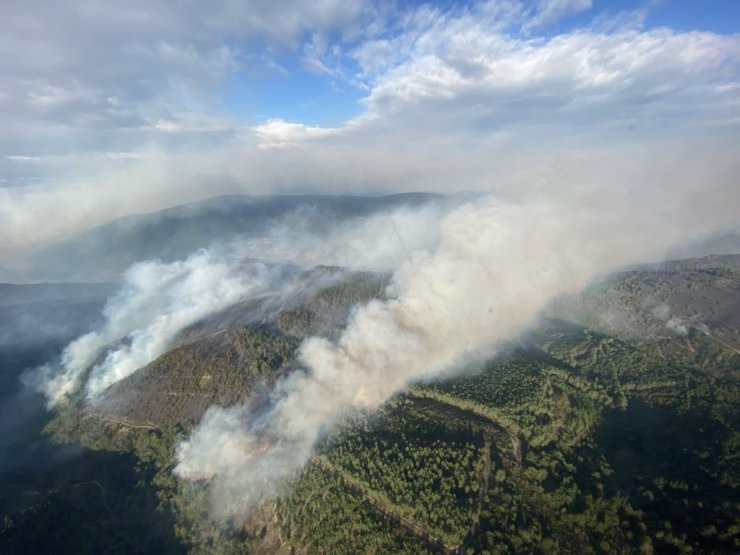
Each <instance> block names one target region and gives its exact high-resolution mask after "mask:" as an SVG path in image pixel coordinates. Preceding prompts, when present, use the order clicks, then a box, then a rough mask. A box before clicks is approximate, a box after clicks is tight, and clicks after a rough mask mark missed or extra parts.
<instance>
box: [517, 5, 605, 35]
mask: <svg viewBox="0 0 740 555" xmlns="http://www.w3.org/2000/svg"><path fill="white" fill-rule="evenodd" d="M591 6H592V0H539V2H538V3H537V11H536V13H535V15H534V17H533V18H532V19H531V20H530V21H529V22H528V23H527V25H526V27H527V28H529V29H534V28H537V27H546V26H548V25H552V24H553V23H556V22H557V21H559V20H560V19H562V18H564V17H567V16H569V15H573V14H577V13H579V12H582V11H585V10H588V9H590V8H591Z"/></svg>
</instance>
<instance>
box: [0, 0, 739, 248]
mask: <svg viewBox="0 0 740 555" xmlns="http://www.w3.org/2000/svg"><path fill="white" fill-rule="evenodd" d="M0 26H1V27H2V29H0V30H1V31H2V32H0V56H2V59H3V60H4V63H3V64H2V66H0V113H1V114H2V116H3V126H2V128H1V129H0V244H5V245H6V247H4V248H6V249H8V250H12V251H14V252H15V251H20V250H23V249H28V248H34V247H36V246H38V245H39V244H42V243H44V242H48V241H50V240H53V239H55V238H57V237H59V236H60V235H63V234H65V233H71V232H73V231H74V230H79V229H81V228H84V227H85V226H91V225H94V224H95V223H99V222H102V221H105V220H106V219H109V218H111V217H115V216H117V215H121V214H124V213H128V212H132V211H143V210H153V209H157V208H161V207H164V206H168V205H173V204H177V203H180V202H186V201H189V200H193V199H196V198H202V197H206V196H209V195H213V194H220V193H226V192H253V193H259V192H295V191H299V190H301V191H302V190H312V191H317V192H348V191H363V192H366V191H389V190H410V189H415V188H416V189H418V188H423V189H425V190H445V191H446V190H451V189H453V188H457V189H466V190H469V189H476V188H481V187H483V188H485V187H489V186H490V185H489V184H491V183H500V182H502V181H505V183H504V184H503V185H501V187H502V188H503V189H507V190H508V191H512V190H514V189H515V188H516V187H519V188H520V189H521V188H524V189H525V188H526V187H524V186H522V185H521V184H519V185H516V186H515V185H514V184H513V183H515V182H516V183H521V182H522V180H524V179H525V178H524V177H522V176H523V175H525V174H526V175H527V176H528V177H527V179H530V178H533V179H540V178H541V176H543V175H552V174H553V172H559V171H561V169H562V168H563V167H564V164H565V165H567V164H574V163H575V162H573V160H579V162H578V164H579V169H578V170H577V172H582V171H585V170H584V168H586V167H587V166H588V164H595V162H593V160H595V159H597V158H599V157H604V156H611V157H612V158H614V159H616V158H618V157H620V156H628V155H627V154H625V152H626V151H627V150H629V149H635V150H636V151H638V152H640V153H648V152H655V151H656V149H665V148H668V147H667V146H666V145H667V144H668V143H671V144H672V145H673V147H671V148H674V147H675V148H679V147H678V146H676V145H678V144H679V143H680V145H681V147H680V148H686V149H688V150H689V151H691V152H695V151H697V149H696V148H695V147H694V146H687V145H689V143H692V142H696V143H698V144H702V145H713V148H715V147H716V148H715V151H717V149H719V150H721V149H723V148H727V149H728V150H731V147H734V145H735V144H737V141H738V136H739V135H740V134H739V133H738V130H739V128H740V28H739V27H740V3H739V2H735V1H732V0H724V1H719V0H718V1H711V2H698V1H696V2H695V1H690V0H623V1H612V2H606V1H599V0H594V1H592V0H480V1H475V2H457V1H456V2H449V1H446V2H430V3H420V2H409V1H400V0H398V1H394V0H383V1H380V0H377V1H373V0H321V1H320V2H316V1H315V0H275V1H273V2H264V1H262V0H213V1H210V2H191V3H187V5H182V3H179V2H174V1H172V0H130V1H129V2H126V3H117V4H109V3H106V4H101V3H97V2H90V1H88V0H69V1H67V2H57V1H52V0H41V1H39V2H6V3H5V4H4V5H3V6H0ZM707 148H708V147H707ZM617 152H620V153H621V154H616V153H617ZM587 158H588V159H589V160H591V161H590V162H588V163H586V162H585V161H584V160H586V159H587ZM564 160H565V161H566V162H564ZM615 164H616V165H617V166H623V164H622V163H621V162H619V163H617V162H615ZM569 171H570V170H569ZM573 171H576V170H573ZM502 175H503V176H505V179H504V178H503V177H502ZM533 176H534V177H533ZM525 181H526V180H525ZM60 203H64V205H65V219H64V221H57V220H56V219H54V218H53V216H54V215H55V213H56V211H58V206H59V205H60ZM40 221H44V222H45V224H44V225H43V226H41V225H39V222H40ZM0 252H1V251H0Z"/></svg>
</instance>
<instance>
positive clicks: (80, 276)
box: [28, 193, 459, 281]
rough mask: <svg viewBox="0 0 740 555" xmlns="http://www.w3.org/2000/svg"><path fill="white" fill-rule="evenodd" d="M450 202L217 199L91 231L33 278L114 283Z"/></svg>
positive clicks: (50, 254) (410, 196) (47, 255)
mask: <svg viewBox="0 0 740 555" xmlns="http://www.w3.org/2000/svg"><path fill="white" fill-rule="evenodd" d="M458 197H459V195H458ZM455 198H457V197H455ZM443 199H444V197H442V196H441V195H435V194H427V193H407V194H395V195H388V196H372V197H361V196H328V195H296V196H252V195H231V196H222V197H214V198H210V199H207V200H204V201H200V202H194V203H190V204H185V205H182V206H176V207H173V208H169V209H166V210H162V211H159V212H154V213H150V214H134V215H130V216H125V217H123V218H119V219H117V220H114V221H112V222H109V223H106V224H103V225H101V226H98V227H96V228H94V229H91V230H88V231H86V232H84V233H82V234H80V235H78V236H76V237H72V238H70V239H67V240H65V241H62V242H61V243H58V244H56V245H53V246H51V247H48V248H46V249H43V250H41V251H39V252H37V253H35V254H34V255H33V256H31V258H30V260H29V266H30V267H29V269H28V274H29V275H30V276H31V277H33V278H34V279H50V278H51V277H53V279H56V280H60V279H65V280H70V281H71V280H85V281H94V280H115V279H117V278H118V276H119V274H120V273H121V272H122V271H123V270H125V269H126V268H127V267H128V266H129V265H131V264H133V263H134V262H137V261H140V260H151V259H159V260H162V261H165V262H169V261H174V260H179V259H181V258H184V257H185V256H187V255H188V254H190V253H192V252H193V251H195V250H197V249H199V248H205V247H208V246H209V245H211V244H212V243H213V242H215V241H228V240H230V239H234V238H236V237H240V236H241V237H254V236H258V235H260V234H262V233H265V232H266V231H267V230H268V229H269V228H271V227H275V226H279V225H280V223H281V222H283V223H285V224H288V223H290V225H296V222H297V221H300V222H301V225H305V226H307V229H312V230H314V231H316V232H319V231H321V230H324V229H326V227H327V226H328V225H331V224H336V223H339V222H341V221H344V220H347V219H350V218H358V217H363V216H369V215H371V214H374V213H378V212H382V211H387V210H389V209H393V208H398V207H404V206H406V207H418V206H421V205H424V204H425V203H429V202H431V201H440V200H443ZM450 199H451V200H450V201H451V202H455V200H454V198H453V197H450Z"/></svg>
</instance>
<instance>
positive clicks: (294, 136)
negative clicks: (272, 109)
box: [252, 119, 341, 148]
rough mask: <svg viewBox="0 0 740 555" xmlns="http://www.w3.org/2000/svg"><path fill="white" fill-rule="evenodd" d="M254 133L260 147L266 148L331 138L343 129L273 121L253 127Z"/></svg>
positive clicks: (279, 120)
mask: <svg viewBox="0 0 740 555" xmlns="http://www.w3.org/2000/svg"><path fill="white" fill-rule="evenodd" d="M252 131H253V132H254V133H255V135H256V136H257V139H258V140H259V146H260V147H263V148H264V147H280V146H287V145H295V144H299V143H301V142H303V141H306V140H310V139H318V138H321V137H329V136H331V135H336V134H338V133H340V132H341V129H337V128H329V127H314V126H310V125H304V124H302V123H290V122H287V121H283V120H281V119H271V120H268V121H267V122H266V123H263V124H262V125H257V126H255V127H253V128H252Z"/></svg>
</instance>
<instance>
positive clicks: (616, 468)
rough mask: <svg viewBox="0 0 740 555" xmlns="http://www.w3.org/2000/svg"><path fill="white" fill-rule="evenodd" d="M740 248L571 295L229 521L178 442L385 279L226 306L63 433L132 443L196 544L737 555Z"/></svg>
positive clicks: (285, 369)
mask: <svg viewBox="0 0 740 555" xmlns="http://www.w3.org/2000/svg"><path fill="white" fill-rule="evenodd" d="M739 260H740V257H723V258H709V259H704V260H692V261H681V262H676V263H673V264H667V265H662V266H660V267H650V268H641V269H636V270H633V271H630V272H625V273H623V274H620V275H617V276H613V277H611V278H609V279H608V280H606V281H603V282H601V283H599V284H596V285H594V286H593V287H592V288H590V289H589V290H588V291H586V292H584V293H583V294H582V295H579V296H577V297H574V298H570V299H563V300H560V301H558V302H557V303H555V304H554V305H553V307H551V309H550V313H549V318H546V319H544V320H543V321H542V322H541V324H540V325H539V326H538V327H537V328H536V329H534V330H532V331H531V332H530V333H529V334H528V335H527V336H526V337H524V338H522V340H521V341H519V342H517V343H516V344H511V345H508V346H504V348H503V349H502V350H501V352H499V353H498V354H497V355H496V356H495V357H493V358H491V360H489V361H488V362H486V363H485V364H481V365H480V367H478V368H471V369H469V371H468V372H466V373H464V374H463V375H461V376H459V377H456V378H452V379H447V380H444V381H438V382H434V383H428V384H419V385H417V386H415V387H413V388H412V389H411V390H409V391H408V392H406V393H404V394H402V395H400V396H397V397H396V398H394V399H393V400H392V401H391V402H390V403H388V404H387V405H386V406H384V407H383V408H382V409H381V410H380V411H378V413H375V414H366V413H361V412H358V413H356V414H353V415H349V416H348V417H347V419H346V421H345V422H344V423H343V424H342V425H341V426H340V427H339V428H338V429H336V430H334V431H333V432H332V433H331V434H329V435H328V436H326V437H325V438H324V439H323V440H322V441H321V442H320V444H319V445H318V446H317V449H316V453H315V455H314V456H313V458H312V460H311V462H310V464H309V465H308V466H307V467H306V468H305V469H304V470H303V472H302V473H301V474H300V476H298V477H297V479H296V480H295V481H292V482H290V483H288V484H286V485H285V487H284V488H283V490H282V494H281V495H280V496H278V497H277V498H276V499H272V500H266V501H265V503H264V504H263V505H262V506H260V507H259V508H258V510H256V511H255V512H254V513H253V514H252V517H251V518H250V519H248V520H247V521H246V522H242V523H239V525H238V526H236V527H234V528H228V527H227V528H214V527H213V526H212V524H211V523H210V522H209V521H208V519H207V518H205V517H204V516H203V515H204V514H205V513H204V511H205V510H206V509H207V507H208V503H209V501H208V484H207V482H203V481H201V482H192V483H190V482H181V481H179V480H177V479H176V478H174V477H173V475H172V473H171V471H172V468H173V465H174V446H175V444H176V443H177V441H178V438H183V437H185V435H186V434H187V432H188V430H189V429H191V427H192V426H193V425H194V424H195V423H196V422H197V421H198V420H199V418H200V416H201V415H202V414H203V412H204V411H205V409H206V408H207V407H208V406H209V405H210V404H214V403H215V404H222V405H229V404H233V403H237V402H239V401H241V400H242V399H245V398H255V397H259V396H260V395H262V394H264V393H265V392H269V389H270V386H271V384H273V383H274V382H275V380H276V379H278V378H279V377H280V376H283V375H285V374H286V373H289V372H290V371H291V370H292V368H293V367H294V354H295V350H296V348H297V347H298V345H299V344H300V339H301V338H302V337H305V336H307V335H311V334H314V333H319V334H324V335H328V336H331V335H332V334H333V333H336V330H337V328H338V327H340V326H341V324H342V322H343V321H344V319H345V318H346V317H347V314H348V313H349V310H351V307H352V306H353V305H355V304H356V303H359V302H363V301H366V300H368V299H370V298H374V297H378V296H382V294H383V284H384V278H383V277H382V276H378V275H374V274H347V275H346V276H345V279H343V280H342V281H341V282H339V283H336V284H335V285H332V286H330V287H327V288H324V289H321V290H319V291H316V292H314V293H312V294H311V295H310V296H308V297H306V298H301V299H299V300H296V302H294V303H292V304H291V303H287V304H286V305H285V306H284V307H283V308H282V309H281V310H280V311H277V312H276V313H274V314H273V315H272V316H271V317H270V318H262V319H260V320H259V321H252V322H250V321H249V318H247V317H246V316H245V314H248V313H249V312H250V310H255V307H254V306H250V305H241V306H237V307H232V308H230V309H229V310H227V311H225V312H224V313H222V314H218V315H214V316H213V317H212V318H209V319H208V320H207V321H204V322H200V323H199V324H196V325H195V326H193V327H192V328H190V329H189V330H186V332H184V333H183V335H182V336H181V337H180V339H179V340H178V341H177V342H176V345H175V346H174V347H173V348H172V349H171V350H170V351H169V352H168V353H166V354H164V355H162V356H161V357H160V358H159V359H157V360H156V361H154V362H153V363H151V364H150V365H149V366H147V367H146V368H144V369H142V370H140V371H139V372H137V373H136V374H134V375H133V376H131V377H129V378H128V379H127V380H124V381H122V382H120V383H119V384H117V385H116V386H114V387H112V388H110V389H109V390H108V391H107V392H106V393H105V394H104V396H103V397H102V398H101V399H99V400H98V401H97V402H96V403H95V404H94V405H87V406H83V407H82V410H76V409H72V410H66V411H63V412H61V413H60V414H59V415H58V416H57V418H56V419H55V421H54V422H52V423H51V425H50V427H49V430H50V432H52V433H53V434H54V435H55V437H56V438H57V439H58V440H64V441H73V442H79V441H82V442H83V443H85V444H87V445H89V446H92V447H93V448H95V449H99V450H104V451H107V450H113V451H123V452H129V453H133V454H135V455H136V457H138V458H139V460H140V461H141V463H142V464H143V466H142V468H143V469H149V470H147V472H149V474H146V476H148V477H147V479H148V480H149V483H150V484H151V486H152V487H153V488H154V489H156V490H157V492H158V495H159V498H160V500H161V502H162V504H163V507H165V508H167V510H169V511H171V513H172V515H173V518H174V519H175V521H176V523H177V524H176V525H175V527H174V531H175V532H174V533H175V534H176V536H177V538H178V539H179V541H181V542H182V543H183V545H185V546H187V547H188V549H190V550H192V551H193V552H197V553H225V552H233V553H239V552H245V551H247V552H262V553H273V552H279V551H281V550H282V552H286V553H287V552H291V551H292V552H297V553H304V552H305V553H314V552H318V553H326V552H331V553H357V552H374V553H425V552H444V553H468V552H471V553H510V552H538V553H576V552H577V553H631V552H642V553H655V552H658V553H684V552H685V553H689V552H699V553H734V552H737V551H738V550H739V549H740V458H739V457H738V453H739V452H740V414H739V413H738V411H737V406H738V403H739V402H740V387H739V386H740V373H738V371H739V370H740V355H739V354H738V349H740V342H738V337H740V321H739V320H738V318H737V314H738V309H737V307H738V302H739V301H740V272H739V271H738V261H739ZM320 271H327V270H320ZM656 307H657V309H656ZM664 307H667V310H668V312H667V313H666V309H665V308H664ZM617 310H618V311H619V312H618V313H617V314H619V315H620V317H619V318H615V317H612V314H613V313H615V311H617ZM605 315H606V316H609V317H608V318H605V317H604V316H605ZM671 321H672V323H671V324H669V322H671ZM36 510H37V511H38V512H39V513H38V514H40V515H43V514H44V512H43V511H44V508H43V507H37V508H36ZM24 522H26V521H24ZM17 526H18V524H16V521H15V520H12V519H11V520H10V521H8V522H6V524H5V528H4V531H3V532H1V533H0V541H2V538H7V537H9V536H8V535H9V534H12V533H14V530H17Z"/></svg>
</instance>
